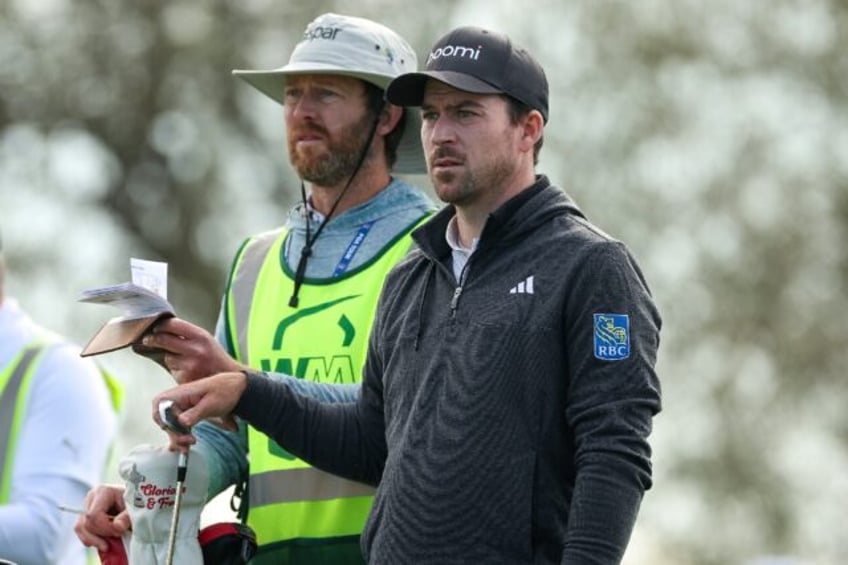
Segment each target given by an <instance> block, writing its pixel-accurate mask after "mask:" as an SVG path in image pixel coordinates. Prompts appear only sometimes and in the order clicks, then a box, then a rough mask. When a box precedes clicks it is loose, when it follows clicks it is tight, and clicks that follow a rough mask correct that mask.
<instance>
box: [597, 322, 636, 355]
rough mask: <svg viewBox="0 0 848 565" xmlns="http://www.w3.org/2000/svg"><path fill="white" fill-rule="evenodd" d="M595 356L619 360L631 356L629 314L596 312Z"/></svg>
mask: <svg viewBox="0 0 848 565" xmlns="http://www.w3.org/2000/svg"><path fill="white" fill-rule="evenodd" d="M594 316H595V357H597V358H598V359H603V360H604V361H618V360H619V359H627V358H628V357H629V356H630V318H629V317H628V316H627V314H595V315H594Z"/></svg>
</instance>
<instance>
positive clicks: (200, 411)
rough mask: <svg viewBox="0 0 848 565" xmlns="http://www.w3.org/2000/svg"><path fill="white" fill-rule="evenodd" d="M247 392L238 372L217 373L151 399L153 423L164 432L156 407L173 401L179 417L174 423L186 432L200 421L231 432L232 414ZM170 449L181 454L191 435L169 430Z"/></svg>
mask: <svg viewBox="0 0 848 565" xmlns="http://www.w3.org/2000/svg"><path fill="white" fill-rule="evenodd" d="M245 388H247V375H245V374H244V373H242V372H241V371H239V372H233V373H220V374H217V375H213V376H211V377H208V378H205V379H201V380H199V381H194V382H190V383H186V384H183V385H180V386H177V387H174V388H172V389H169V390H166V391H165V392H162V393H160V394H157V395H156V397H155V398H154V399H153V421H154V422H156V425H158V426H159V427H161V428H163V429H167V426H165V425H164V422H162V420H161V419H160V415H159V404H160V403H161V402H163V401H166V400H171V401H173V406H174V407H175V408H176V411H177V412H179V415H178V416H177V417H176V418H177V421H178V422H179V423H180V424H182V425H183V426H185V427H187V428H192V427H193V426H194V425H195V424H196V423H197V422H199V421H200V420H203V419H210V420H211V421H212V422H213V423H215V424H217V425H219V426H222V427H224V428H225V429H229V430H235V429H237V428H236V425H235V421H234V420H233V416H232V412H233V410H234V409H235V407H236V404H238V401H239V400H240V399H241V395H242V394H243V393H244V389H245ZM168 433H169V434H170V436H171V448H172V449H175V448H176V449H177V450H180V451H184V450H185V448H188V447H189V446H191V445H193V444H194V443H195V442H196V440H195V438H194V436H193V435H191V434H190V433H189V434H180V433H176V432H174V431H172V430H169V431H168Z"/></svg>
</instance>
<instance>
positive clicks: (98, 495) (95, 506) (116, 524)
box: [74, 485, 132, 551]
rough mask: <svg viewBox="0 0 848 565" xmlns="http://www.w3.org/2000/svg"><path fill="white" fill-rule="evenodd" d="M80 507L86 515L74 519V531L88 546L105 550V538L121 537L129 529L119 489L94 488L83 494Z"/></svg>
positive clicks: (128, 517)
mask: <svg viewBox="0 0 848 565" xmlns="http://www.w3.org/2000/svg"><path fill="white" fill-rule="evenodd" d="M83 505H84V510H85V513H84V514H81V515H80V516H79V518H77V521H76V523H75V524H74V532H76V534H77V537H78V538H79V540H80V541H81V542H82V544H83V545H85V546H87V547H96V548H97V549H98V550H99V551H107V550H108V549H109V542H108V541H107V538H115V537H117V538H120V537H121V536H122V535H123V534H124V533H125V532H128V531H129V530H131V529H132V524H131V523H130V515H129V513H127V510H126V505H125V503H124V487H122V486H117V485H99V486H96V487H94V488H93V489H91V490H90V491H88V494H86V495H85V501H84V502H83Z"/></svg>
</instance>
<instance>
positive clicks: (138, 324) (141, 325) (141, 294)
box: [77, 259, 175, 357]
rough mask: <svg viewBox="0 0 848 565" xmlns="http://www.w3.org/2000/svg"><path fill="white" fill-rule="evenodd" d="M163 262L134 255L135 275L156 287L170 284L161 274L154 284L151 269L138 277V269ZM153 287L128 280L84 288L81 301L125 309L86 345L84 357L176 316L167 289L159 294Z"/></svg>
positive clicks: (129, 342) (126, 342) (127, 341)
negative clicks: (167, 295)
mask: <svg viewBox="0 0 848 565" xmlns="http://www.w3.org/2000/svg"><path fill="white" fill-rule="evenodd" d="M162 265H164V264H162V263H155V262H152V261H141V260H138V259H133V260H132V269H133V277H134V278H141V279H142V280H145V281H146V282H147V283H148V284H150V286H151V288H153V289H156V288H166V286H165V281H164V280H162V279H161V278H157V279H156V281H154V283H153V284H151V282H150V277H151V275H150V273H144V275H145V276H141V277H136V274H137V273H136V270H137V269H142V270H143V267H145V266H147V267H149V266H154V267H156V268H159V269H162ZM162 272H164V273H166V272H167V271H164V270H163V271H162ZM159 277H161V275H159ZM151 288H148V286H143V285H141V284H136V283H135V282H125V283H120V284H114V285H109V286H103V287H98V288H92V289H88V290H84V291H82V293H81V294H80V296H79V298H78V299H77V301H78V302H86V303H90V304H106V305H109V306H113V307H115V308H118V309H119V310H120V311H121V315H120V316H116V317H114V318H111V319H110V320H108V321H107V322H106V323H105V324H103V325H102V326H101V327H100V329H99V330H97V333H95V334H94V337H92V338H91V340H89V342H88V344H86V346H85V347H84V348H83V349H82V352H81V353H80V355H81V356H82V357H88V356H89V355H99V354H101V353H108V352H110V351H115V350H117V349H122V348H124V347H128V346H130V345H133V344H134V343H138V342H139V341H140V340H141V338H142V336H144V334H145V333H146V332H147V331H149V330H150V329H151V328H152V327H153V325H154V324H155V323H156V322H158V321H159V320H161V319H163V318H169V317H172V316H174V315H175V314H174V308H173V306H171V303H170V302H168V300H167V299H166V298H165V296H163V294H164V292H163V293H162V294H159V293H158V292H156V291H154V290H152V289H151Z"/></svg>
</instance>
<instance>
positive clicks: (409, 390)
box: [236, 177, 661, 565]
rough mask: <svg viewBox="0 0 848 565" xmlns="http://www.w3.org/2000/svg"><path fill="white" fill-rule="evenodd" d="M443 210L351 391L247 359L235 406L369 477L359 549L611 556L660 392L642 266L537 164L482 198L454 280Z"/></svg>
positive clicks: (293, 445) (427, 556)
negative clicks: (470, 250)
mask: <svg viewBox="0 0 848 565" xmlns="http://www.w3.org/2000/svg"><path fill="white" fill-rule="evenodd" d="M452 213H453V212H452V210H451V209H450V208H448V209H445V210H443V211H442V212H440V213H439V214H438V215H437V216H436V217H434V218H433V220H431V221H430V222H429V223H428V224H427V225H425V226H423V227H422V228H420V229H419V230H418V231H417V232H416V233H415V238H416V240H417V242H418V244H419V250H417V251H414V252H413V253H412V254H411V256H410V257H409V258H407V259H406V260H405V261H404V262H402V263H401V264H399V265H398V267H396V269H395V270H394V271H393V272H392V274H391V275H390V276H389V278H388V279H387V282H386V285H385V286H384V292H383V296H382V297H381V300H380V305H379V307H378V312H377V321H376V322H375V326H374V329H373V330H372V334H371V343H370V349H369V355H368V361H367V363H366V368H365V375H364V379H363V385H362V389H361V393H360V394H359V396H358V398H357V400H356V402H351V403H346V404H337V405H321V404H320V403H318V402H315V401H314V400H311V399H309V398H306V397H304V396H300V395H298V394H297V393H296V392H295V391H294V390H293V389H292V388H291V387H289V386H287V385H286V384H284V383H278V382H272V381H270V380H268V379H265V378H263V377H261V376H259V375H256V376H252V377H251V378H250V379H249V380H248V387H247V390H246V391H245V394H244V396H243V397H242V399H241V401H240V403H239V405H238V406H237V409H236V412H237V414H239V415H240V416H242V417H244V418H245V419H247V420H249V421H250V422H251V423H252V424H253V425H255V426H256V427H258V428H259V429H261V430H262V431H264V432H265V433H267V434H269V435H270V436H271V437H273V438H274V439H275V440H276V441H278V442H279V443H280V444H281V445H283V446H284V447H285V448H286V449H288V450H290V451H292V452H293V453H295V454H297V455H298V456H300V457H302V458H303V459H305V460H307V461H309V462H310V463H312V464H314V465H316V466H318V467H321V468H324V469H325V470H327V471H330V472H333V473H336V474H339V475H342V476H345V477H348V478H352V479H356V480H360V481H365V482H370V483H372V484H379V486H378V490H377V496H376V499H375V504H374V507H373V510H372V513H371V516H370V518H369V520H368V524H367V526H366V530H365V532H364V533H363V536H362V545H363V550H364V552H365V554H366V556H367V557H368V559H369V562H371V563H470V562H483V563H495V562H496V563H504V562H509V563H567V564H568V565H579V564H584V563H585V564H608V563H618V562H619V561H620V560H621V557H622V555H623V553H624V550H625V548H626V546H627V543H628V540H629V537H630V533H631V530H632V527H633V524H634V521H635V518H636V515H637V513H638V508H639V505H640V502H641V498H642V495H643V492H644V491H645V490H646V489H647V488H649V487H650V485H651V465H650V455H651V450H650V446H649V444H648V441H647V438H648V436H649V434H650V430H651V423H652V417H653V416H654V415H655V414H656V413H657V412H658V411H659V410H660V388H659V382H658V379H657V377H656V374H655V371H654V364H655V362H656V353H657V348H658V345H659V329H660V323H661V322H660V317H659V314H658V312H657V310H656V307H655V306H654V303H653V301H652V299H651V296H650V293H649V290H648V288H647V285H646V283H645V281H644V279H643V277H642V274H641V272H640V270H639V268H638V266H637V265H636V262H635V260H634V259H633V257H632V256H631V254H630V253H629V251H628V250H627V249H626V247H625V246H624V245H623V244H621V243H620V242H617V241H614V240H612V239H611V238H609V237H608V236H606V235H605V234H603V233H602V232H600V230H598V229H597V228H595V227H594V226H592V225H591V224H590V223H589V222H588V221H587V220H586V219H585V218H584V217H583V215H582V213H580V211H579V210H578V209H577V207H576V206H575V205H574V204H573V202H571V201H570V199H569V198H568V197H567V196H566V195H565V194H564V193H563V192H562V191H561V190H559V189H557V188H555V187H551V186H550V185H549V183H548V182H547V179H545V178H544V177H540V178H539V180H538V182H537V183H536V184H535V185H533V186H532V187H530V188H528V189H527V190H525V191H524V192H523V193H522V194H520V195H519V196H517V197H515V198H513V199H512V200H511V201H510V202H508V203H506V204H505V205H504V206H502V207H501V208H500V209H499V210H497V211H496V212H495V213H493V214H492V215H491V216H490V217H489V219H488V221H487V223H486V227H485V229H484V231H483V233H482V235H481V238H480V242H479V245H478V247H477V250H476V251H475V252H474V254H473V255H472V256H471V258H470V260H469V263H468V265H467V267H466V269H465V273H464V276H463V280H461V281H457V280H456V278H455V277H454V275H453V272H452V270H451V268H450V261H451V258H450V255H451V253H450V248H449V247H448V245H447V243H446V242H445V238H444V233H445V227H446V225H447V222H448V221H449V220H450V217H451V216H452Z"/></svg>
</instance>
